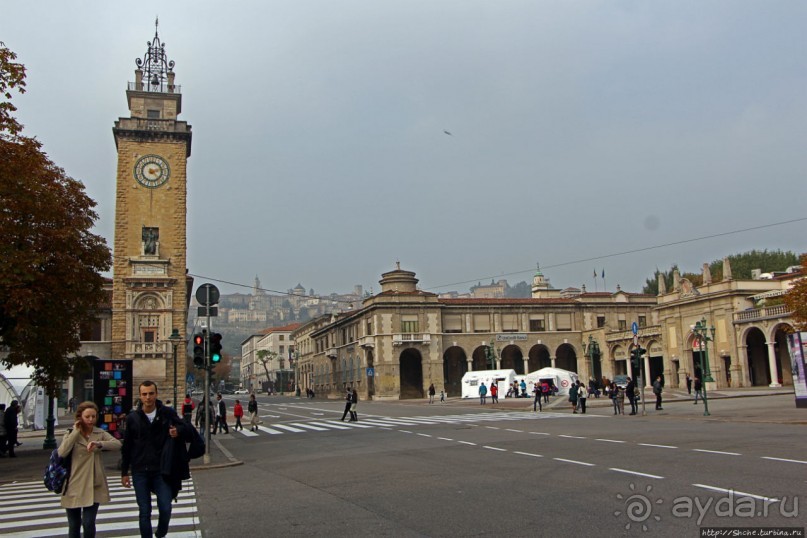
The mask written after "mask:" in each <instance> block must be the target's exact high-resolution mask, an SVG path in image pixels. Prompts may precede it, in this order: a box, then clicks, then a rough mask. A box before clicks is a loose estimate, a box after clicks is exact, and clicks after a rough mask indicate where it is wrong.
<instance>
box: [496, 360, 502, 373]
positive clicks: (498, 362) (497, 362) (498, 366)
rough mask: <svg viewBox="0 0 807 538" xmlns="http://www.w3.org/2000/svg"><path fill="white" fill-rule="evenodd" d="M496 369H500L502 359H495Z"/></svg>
mask: <svg viewBox="0 0 807 538" xmlns="http://www.w3.org/2000/svg"><path fill="white" fill-rule="evenodd" d="M496 369H497V370H501V369H502V358H501V357H496Z"/></svg>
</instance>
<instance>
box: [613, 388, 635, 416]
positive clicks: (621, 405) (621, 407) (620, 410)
mask: <svg viewBox="0 0 807 538" xmlns="http://www.w3.org/2000/svg"><path fill="white" fill-rule="evenodd" d="M616 408H617V415H623V416H624V415H625V389H623V388H621V387H616ZM631 414H632V415H635V414H636V413H631Z"/></svg>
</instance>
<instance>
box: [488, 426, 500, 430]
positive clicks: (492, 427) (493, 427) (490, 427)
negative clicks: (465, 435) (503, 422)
mask: <svg viewBox="0 0 807 538" xmlns="http://www.w3.org/2000/svg"><path fill="white" fill-rule="evenodd" d="M485 427H486V428H487V429H489V430H498V429H499V428H497V427H496V426H485Z"/></svg>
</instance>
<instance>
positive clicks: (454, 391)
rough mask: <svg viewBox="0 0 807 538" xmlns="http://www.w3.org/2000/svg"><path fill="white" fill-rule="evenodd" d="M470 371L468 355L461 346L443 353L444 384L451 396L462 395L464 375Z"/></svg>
mask: <svg viewBox="0 0 807 538" xmlns="http://www.w3.org/2000/svg"><path fill="white" fill-rule="evenodd" d="M467 371H468V357H467V356H466V355H465V350H464V349H462V348H461V347H459V346H451V347H450V348H448V349H446V350H445V352H444V353H443V385H444V387H445V391H446V394H447V395H449V396H462V376H464V375H465V372H467Z"/></svg>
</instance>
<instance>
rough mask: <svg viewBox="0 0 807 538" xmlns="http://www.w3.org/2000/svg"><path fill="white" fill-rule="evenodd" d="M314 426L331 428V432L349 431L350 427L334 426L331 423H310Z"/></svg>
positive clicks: (334, 424)
mask: <svg viewBox="0 0 807 538" xmlns="http://www.w3.org/2000/svg"><path fill="white" fill-rule="evenodd" d="M311 424H314V425H316V426H324V427H325V429H328V428H331V429H333V430H349V429H350V426H345V425H344V424H336V423H332V422H312V423H311Z"/></svg>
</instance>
